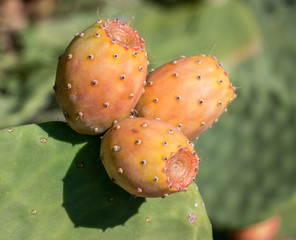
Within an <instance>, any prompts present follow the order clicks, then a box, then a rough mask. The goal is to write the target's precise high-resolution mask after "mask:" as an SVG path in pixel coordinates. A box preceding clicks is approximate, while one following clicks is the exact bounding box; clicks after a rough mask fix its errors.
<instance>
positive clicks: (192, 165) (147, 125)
mask: <svg viewBox="0 0 296 240" xmlns="http://www.w3.org/2000/svg"><path fill="white" fill-rule="evenodd" d="M101 158H102V162H103V164H104V166H105V169H106V171H107V173H108V175H109V177H110V178H111V180H112V181H114V182H115V183H116V184H118V185H119V186H121V187H122V188H124V189H125V190H126V191H127V192H129V193H131V194H132V195H136V196H141V197H166V196H168V194H171V193H174V192H178V191H186V190H187V187H188V186H189V185H190V183H192V182H193V181H194V179H195V175H196V173H197V172H198V166H199V158H198V156H197V155H196V152H195V150H194V148H193V146H192V144H191V142H190V141H189V140H188V139H187V138H186V137H185V136H184V134H182V132H180V131H179V130H178V129H177V128H175V127H173V126H172V125H170V124H168V123H165V122H162V121H159V120H155V119H147V118H126V119H124V120H122V121H121V122H119V123H118V124H116V125H114V126H113V127H112V128H110V129H109V130H108V132H107V133H106V134H105V135H104V137H103V140H102V144H101Z"/></svg>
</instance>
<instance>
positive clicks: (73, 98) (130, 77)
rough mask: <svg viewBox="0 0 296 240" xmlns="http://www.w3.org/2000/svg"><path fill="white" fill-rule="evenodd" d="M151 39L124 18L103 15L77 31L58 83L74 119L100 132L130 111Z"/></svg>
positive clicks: (79, 126) (82, 129)
mask: <svg viewBox="0 0 296 240" xmlns="http://www.w3.org/2000/svg"><path fill="white" fill-rule="evenodd" d="M146 57H147V54H146V52H145V41H144V39H143V38H141V37H140V35H139V34H138V33H137V31H136V30H135V29H132V28H131V27H129V26H128V25H126V24H124V23H121V22H120V21H118V20H114V21H110V20H107V21H102V20H99V21H97V22H96V23H95V24H93V25H92V26H90V27H89V28H88V29H86V30H85V31H83V32H82V33H79V34H76V36H75V37H74V39H73V40H72V42H71V43H70V45H69V46H68V47H67V49H66V50H65V52H64V53H63V54H62V56H61V57H60V59H59V63H58V67H57V74H56V82H55V86H54V90H55V94H56V98H57V101H58V104H59V106H60V107H61V109H62V110H63V112H64V115H65V118H66V120H67V122H68V123H69V125H70V126H71V127H72V128H73V129H74V130H75V131H77V132H79V133H82V134H91V135H95V134H100V133H102V132H104V131H106V130H107V129H108V128H109V127H111V126H112V123H113V122H116V121H119V120H121V119H123V118H125V117H127V116H128V115H129V113H130V111H131V110H132V109H133V108H134V107H135V105H136V103H137V102H138V100H139V98H140V96H141V94H142V91H143V88H144V86H143V85H144V81H145V78H146V72H147V58H146Z"/></svg>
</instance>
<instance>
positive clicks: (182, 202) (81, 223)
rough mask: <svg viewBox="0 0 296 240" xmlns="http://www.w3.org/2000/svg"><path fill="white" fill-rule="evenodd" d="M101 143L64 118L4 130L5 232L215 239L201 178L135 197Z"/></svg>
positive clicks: (0, 185) (55, 238)
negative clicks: (175, 190) (178, 189)
mask: <svg viewBox="0 0 296 240" xmlns="http://www.w3.org/2000/svg"><path fill="white" fill-rule="evenodd" d="M99 145H100V140H99V138H98V137H96V136H86V135H79V134H77V133H75V132H74V131H73V130H71V129H70V128H69V127H68V126H67V125H66V124H65V123H62V122H49V123H43V124H39V125H27V126H21V127H16V128H10V129H3V130H1V131H0V152H1V157H0V162H1V168H0V205H1V209H0V223H1V224H0V232H1V238H3V239H24V240H25V239H30V240H31V239H32V240H34V239H44V240H49V239H50V240H66V239H71V240H76V239H77V240H78V239H91V240H92V239H100V238H103V239H105V240H108V239H114V238H116V239H122V240H124V239H135V240H136V239H166V238H168V239H182V238H185V239H205V240H208V239H209V240H210V239H212V233H211V225H210V222H209V220H208V217H207V214H206V211H205V208H204V203H203V200H202V198H201V196H200V195H199V192H198V191H196V188H195V186H194V184H192V185H191V186H190V187H189V188H188V191H187V192H182V193H179V194H174V195H170V196H169V197H167V198H166V199H162V198H154V199H144V198H132V197H131V195H129V194H128V193H127V192H125V191H124V190H122V189H121V188H120V187H118V186H117V185H116V184H114V183H112V182H111V181H110V179H109V177H108V175H107V173H106V172H105V170H104V168H103V165H102V164H101V162H100V161H97V158H98V156H99V149H100V146H99Z"/></svg>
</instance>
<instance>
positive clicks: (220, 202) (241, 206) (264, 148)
mask: <svg viewBox="0 0 296 240" xmlns="http://www.w3.org/2000/svg"><path fill="white" fill-rule="evenodd" d="M248 2H249V4H250V5H251V6H253V9H254V11H255V12H256V13H257V17H258V19H261V28H262V31H263V33H264V36H265V37H264V41H265V42H264V45H265V50H264V51H262V53H261V54H260V55H259V56H257V57H256V58H255V59H252V60H251V61H249V62H247V63H245V64H243V65H242V66H240V67H239V68H238V69H237V70H236V71H234V72H233V73H230V76H231V81H232V83H234V86H238V87H241V88H240V89H238V91H237V93H238V98H237V99H236V100H235V101H234V103H233V105H230V106H229V108H228V110H229V111H228V112H227V114H224V115H223V116H222V117H221V120H220V119H219V122H218V123H217V125H216V126H215V125H214V126H213V128H212V129H210V130H208V131H207V132H206V133H204V135H201V136H200V138H199V140H198V141H197V142H196V147H197V149H199V150H201V151H200V152H199V153H198V155H199V157H200V158H202V159H204V160H203V161H202V162H201V169H202V170H203V171H200V173H199V174H198V180H199V186H200V191H201V193H202V195H203V197H204V199H205V201H206V203H207V206H208V214H209V217H210V219H211V221H212V223H213V225H214V226H215V227H220V228H241V227H244V226H247V225H249V224H253V223H256V222H259V221H263V220H264V219H266V218H268V217H270V216H272V215H274V214H277V213H278V211H279V209H281V207H282V205H283V204H285V203H286V202H287V201H289V200H290V199H292V198H293V196H295V194H296V188H295V185H296V177H295V172H296V161H295V156H296V151H295V142H296V132H295V126H296V124H295V123H296V121H295V119H296V111H295V109H296V98H295V96H296V95H295V91H296V81H294V80H292V79H295V77H294V76H295V59H296V58H295V57H296V51H295V50H296V48H295V42H296V35H295V31H292V29H294V28H295V26H294V23H295V21H296V15H295V14H293V13H294V12H295V11H296V4H291V3H292V2H293V1H277V0H272V1H270V0H264V1H256V0H251V1H248ZM279 29H280V32H279V31H278V30H279ZM292 32H293V34H292ZM267 49H268V50H267ZM279 59H280V61H279ZM206 159H207V160H206ZM292 215H293V214H292V212H291V216H292ZM290 219H292V217H291V218H290ZM286 226H287V225H286ZM293 227H294V228H295V219H294V222H293Z"/></svg>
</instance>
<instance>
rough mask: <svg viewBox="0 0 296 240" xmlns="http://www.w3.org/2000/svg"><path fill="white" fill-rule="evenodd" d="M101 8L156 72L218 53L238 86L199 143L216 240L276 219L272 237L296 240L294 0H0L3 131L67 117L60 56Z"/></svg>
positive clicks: (202, 185)
mask: <svg viewBox="0 0 296 240" xmlns="http://www.w3.org/2000/svg"><path fill="white" fill-rule="evenodd" d="M97 9H99V16H100V17H101V18H102V19H105V18H117V17H118V18H119V19H121V20H122V21H126V22H131V23H130V25H131V26H132V27H134V28H136V29H137V30H138V32H139V33H140V35H141V36H142V37H144V38H145V39H146V47H147V51H148V53H149V61H150V63H151V64H150V66H149V67H150V69H151V68H156V67H158V66H160V65H162V64H164V63H166V62H168V61H171V60H173V59H174V58H177V57H179V56H180V55H185V56H193V55H199V54H206V55H208V54H209V55H214V56H216V57H217V58H218V60H219V61H221V62H222V63H223V66H224V69H225V70H226V71H228V72H229V74H230V80H231V82H232V83H233V84H234V85H235V86H236V87H237V93H238V98H237V99H236V100H235V101H234V103H233V104H231V105H230V106H229V108H228V112H227V113H226V114H224V115H223V116H222V117H221V119H220V120H219V122H218V123H217V124H216V125H215V126H213V128H211V129H209V130H208V131H206V132H205V133H203V134H202V135H201V136H200V138H199V140H197V141H196V149H197V150H198V152H199V156H200V157H201V158H202V159H203V161H202V163H201V167H200V169H201V170H200V173H199V174H198V177H197V180H198V185H199V189H200V192H201V193H202V196H203V198H204V200H205V203H206V207H207V211H208V214H209V217H210V219H211V221H212V224H213V229H214V239H228V238H229V235H230V233H231V232H232V231H236V230H237V229H241V228H244V227H245V226H248V225H249V224H253V223H256V222H259V221H262V220H264V219H266V218H268V217H270V216H273V215H276V214H277V215H279V216H280V217H281V227H280V230H279V232H278V233H277V237H276V239H284V237H289V238H288V239H296V230H295V222H296V197H295V196H296V154H295V153H296V148H295V147H296V128H295V126H296V94H295V93H294V92H295V91H296V77H295V64H296V44H295V43H296V27H295V22H296V1H295V0H280V1H279V0H260V1H258V0H183V1H181V0H84V1H82V0H81V1H79V0H2V1H1V2H0V59H1V61H0V110H1V111H0V129H1V128H5V127H11V126H16V125H22V124H27V123H39V122H45V121H55V120H61V121H64V118H63V116H62V114H61V111H60V110H59V109H58V106H57V103H56V100H55V97H54V94H53V90H52V86H53V83H54V79H55V70H56V65H57V59H58V56H59V55H60V54H61V53H62V52H63V50H64V49H65V48H66V46H67V45H68V43H69V42H70V41H71V40H72V38H73V36H74V34H75V33H76V32H80V31H82V30H84V29H85V28H87V27H88V26H89V25H91V24H92V23H94V22H95V21H96V20H97ZM250 240H251V239H250Z"/></svg>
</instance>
